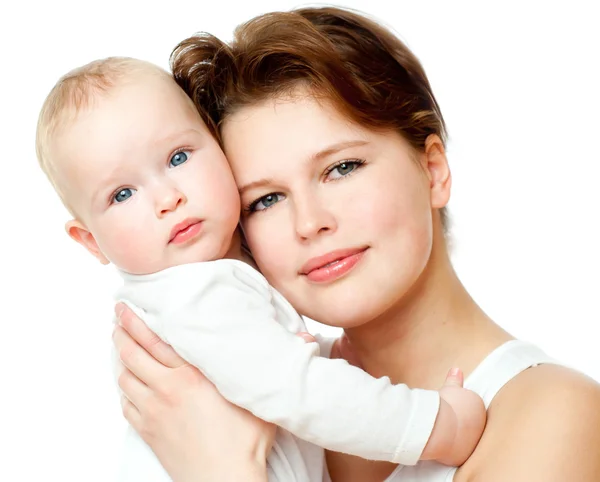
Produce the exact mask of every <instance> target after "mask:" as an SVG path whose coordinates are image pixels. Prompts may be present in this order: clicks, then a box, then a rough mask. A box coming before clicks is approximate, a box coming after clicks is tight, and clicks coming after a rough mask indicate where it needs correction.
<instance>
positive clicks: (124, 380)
mask: <svg viewBox="0 0 600 482" xmlns="http://www.w3.org/2000/svg"><path fill="white" fill-rule="evenodd" d="M117 384H118V385H119V388H120V389H121V391H122V392H123V395H124V396H125V397H127V399H128V400H129V401H130V402H131V403H133V404H134V405H135V406H136V408H137V409H138V410H140V409H141V408H143V407H144V402H145V401H146V400H147V399H148V397H149V396H150V395H151V394H152V391H151V390H150V388H148V385H146V384H145V383H143V382H142V381H141V380H140V379H139V378H138V377H136V376H135V375H134V374H133V373H132V372H131V370H129V369H128V368H123V371H122V372H121V374H120V375H119V378H118V379H117Z"/></svg>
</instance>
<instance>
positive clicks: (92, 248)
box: [65, 219, 110, 264]
mask: <svg viewBox="0 0 600 482" xmlns="http://www.w3.org/2000/svg"><path fill="white" fill-rule="evenodd" d="M65 230H66V231H67V234H68V235H69V236H70V237H71V238H72V239H74V240H75V241H77V242H78V243H79V244H81V245H82V246H83V247H84V248H85V249H87V250H88V251H89V252H90V253H91V254H92V255H93V256H94V257H95V258H96V259H98V261H100V262H101V263H102V264H108V263H110V261H109V260H108V258H107V257H106V256H104V254H103V253H102V251H100V248H99V247H98V243H97V242H96V238H94V235H93V234H92V233H91V232H90V231H89V230H88V229H87V228H86V227H85V226H84V225H83V224H82V223H81V222H79V221H77V220H76V219H72V220H71V221H69V222H67V224H65Z"/></svg>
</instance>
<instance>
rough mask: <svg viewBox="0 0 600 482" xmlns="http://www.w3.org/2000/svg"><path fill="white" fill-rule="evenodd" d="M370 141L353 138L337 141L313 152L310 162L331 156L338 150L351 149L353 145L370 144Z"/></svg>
mask: <svg viewBox="0 0 600 482" xmlns="http://www.w3.org/2000/svg"><path fill="white" fill-rule="evenodd" d="M368 143H369V142H368V141H365V140H359V139H357V140H353V141H342V142H336V143H335V144H332V145H330V146H327V147H326V148H324V149H321V150H320V151H319V152H316V153H314V154H312V155H311V156H310V158H309V162H315V161H320V160H323V159H325V158H326V157H329V156H331V155H332V154H335V153H337V152H340V151H343V150H344V149H349V148H351V147H358V146H364V145H365V144H368Z"/></svg>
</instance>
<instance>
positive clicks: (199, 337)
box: [134, 263, 476, 464]
mask: <svg viewBox="0 0 600 482" xmlns="http://www.w3.org/2000/svg"><path fill="white" fill-rule="evenodd" d="M193 266H194V265H187V266H183V267H179V268H182V269H181V270H179V271H181V272H184V273H185V272H186V271H189V273H187V275H185V276H183V277H180V273H179V274H178V270H170V272H171V274H172V275H173V276H172V279H171V280H169V283H170V284H173V283H175V286H178V287H179V288H178V290H177V292H176V293H173V297H172V299H171V300H170V301H169V309H168V310H162V311H161V310H158V309H156V310H152V309H150V310H148V309H147V308H146V307H145V306H144V305H143V303H141V302H138V303H136V304H137V305H138V306H140V307H142V308H146V314H145V315H143V318H144V320H145V321H146V322H147V323H148V325H149V327H150V328H151V329H152V330H153V331H155V332H156V333H157V334H158V335H159V336H161V337H162V338H163V339H164V340H165V341H166V342H167V343H169V344H171V345H172V346H173V348H174V349H175V350H176V351H177V352H178V353H179V354H180V355H181V356H182V357H183V358H185V359H186V360H187V361H188V362H189V363H191V364H193V365H195V366H197V367H198V368H200V369H201V370H202V372H203V373H204V374H205V375H206V376H207V378H209V379H210V380H211V381H212V382H213V383H214V384H215V385H216V386H217V388H218V389H219V391H220V392H221V393H222V394H223V396H224V397H225V398H226V399H228V400H230V401H231V402H233V403H235V404H236V405H239V406H241V407H243V408H246V409H248V410H250V411H251V412H253V413H254V414H255V415H257V416H258V417H260V418H262V419H264V420H267V421H270V422H273V423H275V424H277V425H279V426H281V427H283V428H284V429H286V430H288V431H290V432H292V433H293V434H295V435H297V436H298V437H300V438H303V439H305V440H308V441H309V442H312V443H314V444H316V445H319V446H322V447H325V448H327V449H330V450H335V451H339V452H345V453H349V454H353V455H357V456H360V457H363V458H366V459H371V460H386V461H391V462H397V463H402V464H414V463H416V462H417V461H418V460H419V458H421V456H422V453H423V449H424V447H425V445H426V444H427V441H428V439H429V437H430V435H431V433H432V430H433V428H434V424H435V422H436V417H438V409H439V407H440V397H439V395H438V392H435V391H427V390H419V389H414V390H410V389H409V388H408V387H407V386H405V385H392V384H391V382H390V380H389V379H388V378H387V377H383V378H379V379H375V378H373V377H371V376H370V375H368V374H367V373H365V372H364V371H363V370H361V369H358V368H356V367H353V366H350V365H348V364H347V363H346V362H345V361H343V360H329V359H326V358H322V357H319V356H318V355H317V349H318V347H317V345H316V344H305V343H304V342H303V341H302V340H300V339H299V338H298V337H296V336H294V335H293V334H292V333H290V332H289V331H287V330H286V329H285V328H283V327H282V326H281V325H280V324H279V323H278V321H281V320H277V315H278V314H281V313H277V312H276V311H275V309H274V307H273V304H272V302H271V291H270V289H269V287H268V285H267V284H266V282H262V280H261V279H259V276H258V275H256V276H252V275H250V274H249V272H248V271H247V270H241V269H239V267H237V266H235V265H234V264H231V263H216V264H214V265H213V266H212V269H211V270H202V267H200V269H198V270H193ZM191 283H193V285H191ZM190 286H193V288H194V289H190V288H189V287H190ZM134 303H135V300H134ZM444 403H445V402H443V403H442V407H443V408H442V411H440V412H439V413H440V415H441V417H442V418H441V420H440V422H444V423H442V425H441V427H449V428H448V430H454V429H456V427H458V424H457V423H455V424H454V425H452V423H450V425H448V423H445V422H447V421H448V420H450V421H451V422H452V420H454V418H453V417H455V415H456V413H455V412H454V411H453V410H451V411H448V410H445V408H447V407H446V406H445V405H444ZM445 432H446V429H445V428H443V430H442V433H445ZM438 433H440V430H438ZM456 433H457V432H456V431H454V432H452V435H456ZM438 438H439V437H438ZM441 440H442V441H443V440H445V439H444V437H442V438H441ZM475 442H476V440H475V441H474V442H473V443H472V445H473V448H474V445H475ZM438 450H439V447H438V449H436V450H435V451H434V452H435V453H438ZM425 455H427V454H425ZM427 458H429V457H427Z"/></svg>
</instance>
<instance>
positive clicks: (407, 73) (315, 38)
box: [171, 7, 447, 228]
mask: <svg viewBox="0 0 600 482" xmlns="http://www.w3.org/2000/svg"><path fill="white" fill-rule="evenodd" d="M171 68H172V70H173V75H174V77H175V80H176V81H177V83H178V84H179V85H180V86H181V87H182V88H183V90H184V91H185V92H186V93H187V94H188V95H189V96H190V97H191V98H192V100H193V101H194V103H195V104H196V106H197V108H198V110H199V111H200V114H201V115H202V116H203V118H204V121H205V122H206V123H207V125H208V126H209V127H210V128H211V129H212V131H213V133H214V134H215V136H216V137H217V138H219V128H220V126H221V124H222V123H223V121H224V120H225V119H226V118H227V116H229V115H231V114H233V113H234V112H236V111H237V110H238V109H240V108H242V107H244V106H249V105H254V104H256V103H259V102H261V101H264V100H266V99H269V98H273V97H277V96H281V95H287V94H291V93H292V92H293V91H294V89H295V88H297V87H298V85H299V84H301V85H303V86H305V87H308V88H309V89H310V91H311V92H313V93H314V94H315V95H316V96H318V97H321V98H324V99H327V100H328V101H329V102H330V103H331V104H332V105H333V106H334V107H335V108H336V109H338V111H339V112H340V113H342V114H344V115H346V116H347V117H348V118H349V119H351V120H353V121H355V122H357V123H358V124H360V125H363V126H365V127H368V128H372V129H377V130H379V129H383V130H389V129H392V130H395V131H397V132H399V133H400V134H401V135H402V136H403V137H404V138H405V139H406V140H407V141H408V142H409V143H410V145H411V146H412V147H413V148H414V149H415V150H417V151H419V152H422V151H423V150H424V148H425V140H426V139H427V137H428V136H429V135H431V134H437V135H438V136H439V137H440V138H441V139H442V142H444V143H445V141H446V127H445V124H444V119H443V117H442V113H441V111H440V108H439V106H438V103H437V101H436V99H435V97H434V95H433V92H432V91H431V87H430V85H429V81H428V79H427V76H426V75H425V71H424V70H423V67H422V66H421V64H420V62H419V60H418V59H417V58H416V57H415V55H414V54H413V53H412V52H411V51H410V50H409V49H408V47H406V46H405V45H404V43H402V41H401V40H400V39H398V37H396V36H395V35H394V34H393V33H392V32H390V31H389V30H388V29H386V28H384V27H383V26H381V25H379V24H378V23H376V22H374V21H372V20H370V19H368V18H366V17H365V16H363V15H360V14H358V13H355V12H352V11H349V10H344V9H340V8H335V7H325V8H303V9H299V10H294V11H292V12H277V13H269V14H265V15H261V16H258V17H256V18H254V19H252V20H250V21H249V22H246V23H244V24H242V25H240V26H239V27H238V28H237V29H236V31H235V35H234V39H233V41H232V42H231V43H229V44H227V43H225V42H222V41H221V40H219V39H218V38H216V37H214V36H213V35H210V34H206V33H200V34H197V35H195V36H193V37H190V38H188V39H186V40H184V41H183V42H181V43H180V44H179V45H178V46H177V47H176V48H175V50H174V51H173V53H172V55H171ZM440 214H441V220H442V224H443V226H444V228H446V227H447V219H446V212H445V209H443V210H441V213H440Z"/></svg>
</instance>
